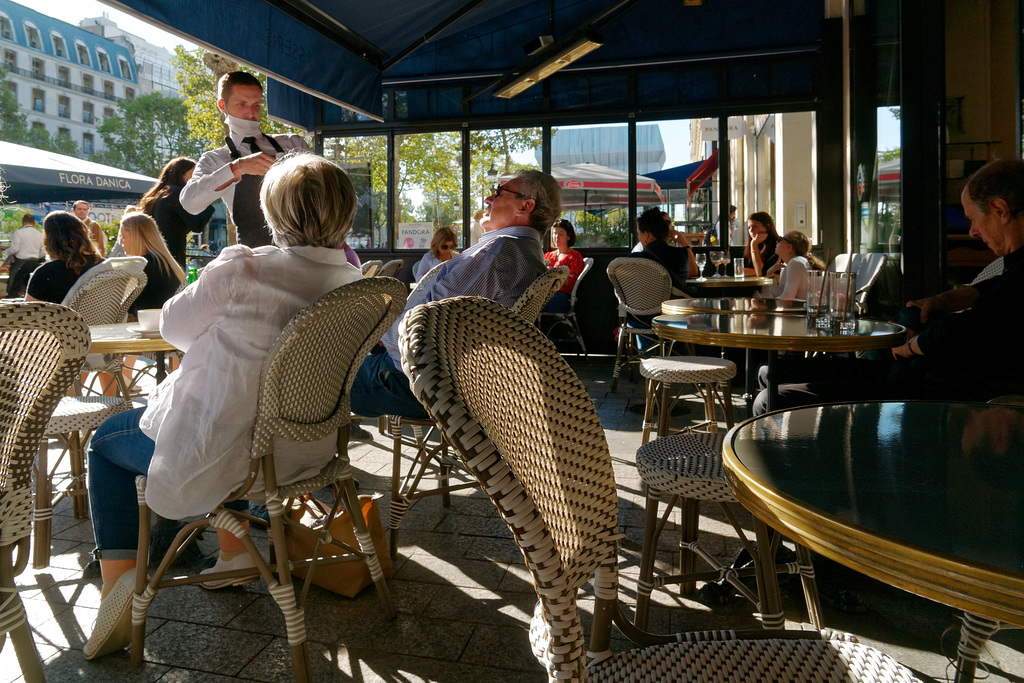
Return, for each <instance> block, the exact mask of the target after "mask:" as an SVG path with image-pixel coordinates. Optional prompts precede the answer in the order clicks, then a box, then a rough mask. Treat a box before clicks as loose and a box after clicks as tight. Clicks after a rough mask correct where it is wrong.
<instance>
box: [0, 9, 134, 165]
mask: <svg viewBox="0 0 1024 683" xmlns="http://www.w3.org/2000/svg"><path fill="white" fill-rule="evenodd" d="M0 50H2V60H3V65H4V67H5V68H6V69H7V71H8V73H7V79H6V82H5V83H4V87H6V88H7V89H8V90H10V91H11V92H13V93H14V95H15V97H16V98H17V101H18V105H19V108H20V110H21V111H22V112H23V113H24V114H25V115H26V118H27V120H28V125H29V126H30V127H32V128H44V129H45V130H46V131H47V132H48V133H50V134H51V135H58V134H60V133H65V132H66V133H67V134H68V135H69V136H70V137H71V139H72V140H73V141H74V142H75V143H77V144H78V148H79V150H80V151H81V152H82V153H83V156H85V157H88V156H90V155H92V154H93V153H94V152H98V151H101V150H102V149H103V140H102V138H101V136H100V135H99V134H98V133H97V130H96V129H97V127H98V126H99V124H100V123H101V122H102V120H103V119H104V118H105V117H107V116H112V115H113V114H114V113H115V112H116V111H117V105H118V102H119V101H120V100H129V101H130V100H132V99H134V98H135V97H136V96H138V95H140V94H143V92H142V91H141V88H140V85H139V79H138V76H137V73H136V68H135V64H134V59H133V57H132V54H131V51H130V50H129V49H128V48H127V47H125V46H123V45H119V44H117V43H115V42H113V41H111V40H107V39H105V38H102V37H100V36H97V35H95V34H93V33H90V32H88V31H85V30H83V29H81V28H79V27H77V26H73V25H71V24H67V23H65V22H62V21H59V20H57V19H53V18H51V17H48V16H46V15H44V14H40V13H39V12H36V11H33V10H31V9H29V8H27V7H24V6H22V5H18V4H16V3H13V2H10V1H9V0H0Z"/></svg>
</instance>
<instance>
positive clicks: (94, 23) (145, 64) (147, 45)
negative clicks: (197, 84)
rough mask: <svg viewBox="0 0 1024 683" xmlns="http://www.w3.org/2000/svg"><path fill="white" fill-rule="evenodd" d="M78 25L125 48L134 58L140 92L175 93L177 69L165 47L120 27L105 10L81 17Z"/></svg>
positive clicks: (166, 95)
mask: <svg viewBox="0 0 1024 683" xmlns="http://www.w3.org/2000/svg"><path fill="white" fill-rule="evenodd" d="M78 26H79V27H80V28H82V29H84V30H86V31H89V32H90V33H95V34H96V35H98V36H102V37H104V38H106V39H107V40H111V41H113V42H115V43H117V44H118V45H121V46H123V47H125V48H127V49H128V51H129V52H130V53H131V54H132V55H133V57H134V59H135V73H136V75H137V76H138V80H139V94H140V95H148V94H149V93H151V92H158V93H160V94H161V95H163V96H164V97H178V80H177V70H176V69H175V68H174V65H173V64H172V63H171V53H170V52H168V51H167V49H166V48H164V47H161V46H159V45H154V44H153V43H151V42H149V41H148V40H146V39H145V38H141V37H139V36H137V35H135V34H133V33H128V32H127V31H123V30H122V29H120V28H118V26H117V24H116V23H114V22H113V21H111V20H110V18H109V17H108V16H107V15H106V14H104V15H103V16H102V17H92V18H89V19H82V20H81V21H80V22H78Z"/></svg>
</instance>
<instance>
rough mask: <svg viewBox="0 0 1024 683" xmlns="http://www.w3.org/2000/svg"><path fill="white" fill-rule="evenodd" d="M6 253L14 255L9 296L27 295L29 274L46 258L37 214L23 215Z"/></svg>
mask: <svg viewBox="0 0 1024 683" xmlns="http://www.w3.org/2000/svg"><path fill="white" fill-rule="evenodd" d="M5 253H6V254H7V256H13V257H14V261H13V262H12V263H11V271H10V277H9V279H8V280H7V297H8V298H13V297H18V296H25V286H26V285H28V278H29V276H30V275H31V274H32V271H33V270H35V269H36V268H37V267H38V266H39V264H40V263H42V262H43V259H44V258H46V250H45V249H43V233H41V232H40V231H39V228H37V227H36V217H35V216H33V215H32V214H30V213H27V214H25V215H24V216H23V217H22V219H21V227H20V228H18V229H17V230H15V231H14V233H13V234H12V235H11V247H10V249H8V250H7V251H6V252H5Z"/></svg>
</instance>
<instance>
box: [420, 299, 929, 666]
mask: <svg viewBox="0 0 1024 683" xmlns="http://www.w3.org/2000/svg"><path fill="white" fill-rule="evenodd" d="M400 344H401V347H402V359H403V360H402V366H403V369H404V371H405V372H406V374H407V375H409V377H410V381H411V384H412V387H413V391H414V392H415V393H416V394H417V396H419V398H420V400H421V401H423V404H424V405H425V406H426V407H427V410H428V411H429V412H430V414H431V416H432V417H433V418H434V419H435V420H437V423H438V424H439V425H440V426H441V428H442V429H443V430H444V433H445V436H446V437H447V438H448V439H449V441H450V442H451V444H452V447H453V448H454V449H455V450H456V451H457V452H458V454H459V457H460V458H461V459H462V461H463V463H464V464H465V466H466V467H467V468H468V469H469V470H470V472H472V473H473V475H474V476H475V477H476V478H477V479H478V480H479V482H480V484H481V486H482V487H483V490H484V492H485V493H486V494H487V495H488V496H489V497H490V498H491V501H492V502H493V503H494V504H495V506H496V507H497V508H498V511H499V513H500V514H501V517H502V519H504V520H505V522H506V523H507V524H508V526H509V528H510V529H511V530H512V533H513V536H514V538H515V542H516V544H517V545H518V546H519V548H520V550H521V551H522V552H523V556H524V559H525V560H526V565H527V568H528V570H529V571H530V574H531V576H532V579H533V582H534V587H535V589H536V592H537V597H538V600H539V601H538V603H537V608H536V610H535V611H534V616H533V620H532V623H531V627H530V641H531V643H532V645H533V651H534V654H535V655H536V656H537V659H538V661H539V662H540V663H541V664H542V665H543V666H544V667H545V669H546V670H547V675H548V679H549V680H550V681H584V680H593V681H641V680H642V681H658V680H665V681H679V680H685V679H686V678H687V676H692V677H694V678H699V677H701V676H702V675H705V674H706V675H707V677H708V678H712V677H713V678H714V680H730V679H733V680H756V681H761V680H815V681H817V680H857V679H863V680H871V681H879V680H899V681H912V680H914V678H913V677H912V676H911V674H910V673H909V672H908V671H907V670H906V669H903V668H902V667H900V666H899V665H898V664H897V663H896V662H894V661H893V660H892V659H890V658H888V657H886V656H885V655H883V654H881V653H879V652H877V651H876V650H872V649H871V648H868V647H864V646H861V645H858V644H856V643H854V642H851V640H852V637H850V636H845V637H843V636H840V635H836V636H832V635H831V634H822V633H818V632H792V633H791V632H779V631H776V632H769V631H757V632H752V633H749V634H746V635H744V636H741V634H735V633H731V632H715V633H707V634H689V635H685V634H684V635H679V636H654V635H652V634H644V633H643V632H641V631H639V630H637V629H636V628H635V627H633V626H632V625H631V624H629V622H628V621H626V620H625V619H624V618H623V615H622V613H621V610H620V606H619V603H618V600H617V593H618V578H617V571H616V566H617V557H616V554H617V552H616V551H617V549H616V544H617V540H618V539H619V538H620V537H621V535H620V534H619V529H618V511H619V510H618V496H617V495H616V489H615V478H614V474H613V471H612V461H611V455H610V453H609V451H608V444H607V441H606V440H605V436H604V431H603V430H602V428H601V421H600V419H599V418H598V416H597V412H596V410H595V409H594V406H593V403H591V401H590V398H589V397H588V396H587V393H586V390H585V388H584V387H583V384H582V383H581V382H580V381H579V379H577V377H576V376H575V375H574V374H573V372H572V370H571V369H570V368H569V366H568V365H567V364H566V363H565V361H564V360H563V359H562V358H561V357H560V356H559V354H558V353H557V351H556V350H555V348H554V345H553V344H552V343H551V342H550V341H549V340H547V339H546V338H545V337H544V335H543V334H541V333H540V331H539V330H537V329H536V328H535V327H534V326H533V325H530V324H528V323H526V322H525V321H523V320H522V319H520V318H518V317H517V316H515V315H513V314H512V313H511V312H509V311H507V310H505V309H503V308H502V307H501V306H499V305H497V304H495V303H494V302H492V301H488V300H485V299H479V298H470V297H457V298H453V299H447V300H444V301H439V302H434V303H430V304H425V305H423V306H418V307H416V308H415V309H413V311H412V312H410V313H409V314H408V317H407V318H406V322H405V325H404V328H403V334H402V336H401V342H400ZM499 363H500V365H501V367H502V368H503V370H504V371H503V372H501V373H495V372H494V367H495V365H496V364H499ZM524 423H528V424H529V425H530V429H523V424H524ZM591 579H593V581H592V583H593V586H594V594H595V607H594V620H593V629H592V633H591V637H590V652H589V653H587V654H588V655H589V658H590V659H591V663H590V665H589V667H588V665H587V661H586V660H587V657H585V656H584V655H585V650H584V634H583V627H582V624H581V620H580V614H579V610H578V608H577V594H578V592H579V589H580V587H581V586H582V585H583V584H584V583H585V582H588V581H590V580H591ZM613 622H614V623H616V624H617V625H619V627H620V629H621V630H622V631H623V632H624V633H625V635H627V636H628V637H629V638H630V639H631V640H634V641H635V642H636V641H641V642H645V643H651V644H655V643H661V644H660V645H657V646H656V647H652V648H646V649H641V650H633V651H628V652H623V653H621V654H617V655H612V654H611V652H610V651H609V644H610V636H611V626H612V623H613ZM677 641H685V642H677Z"/></svg>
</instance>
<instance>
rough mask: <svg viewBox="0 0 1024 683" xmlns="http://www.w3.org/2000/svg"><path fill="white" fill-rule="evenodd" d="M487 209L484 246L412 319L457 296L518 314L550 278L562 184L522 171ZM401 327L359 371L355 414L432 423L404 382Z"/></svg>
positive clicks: (443, 278)
mask: <svg viewBox="0 0 1024 683" xmlns="http://www.w3.org/2000/svg"><path fill="white" fill-rule="evenodd" d="M484 204H485V205H486V207H487V208H486V209H484V215H483V217H482V218H481V220H480V225H481V227H482V228H483V236H482V237H481V238H480V241H479V242H478V243H477V244H475V245H473V246H472V247H470V248H469V249H466V250H465V251H464V252H462V253H461V254H459V255H457V256H453V257H452V258H451V260H449V261H448V262H447V263H446V264H445V265H444V266H442V267H441V271H440V273H438V274H437V276H436V277H435V278H434V279H433V281H431V282H430V283H429V284H428V285H426V286H424V287H421V288H420V289H418V290H416V291H415V292H413V293H412V295H410V296H409V300H408V301H407V302H406V305H405V311H406V312H408V311H409V310H410V309H412V308H413V307H414V306H418V305H420V304H423V303H427V302H428V301H440V300H441V299H447V298H449V297H453V296H482V297H486V298H488V299H492V300H493V301H497V302H498V303H499V304H501V305H502V306H505V307H511V306H512V304H514V303H515V302H516V300H517V299H518V298H519V297H520V295H522V293H523V292H525V291H526V288H527V287H529V286H530V284H532V283H533V281H534V280H536V279H537V278H538V277H539V276H540V275H541V274H542V273H544V272H545V271H546V270H547V263H546V262H545V261H544V253H543V250H542V248H541V235H542V234H543V233H544V232H545V231H547V230H548V229H549V228H550V227H551V224H552V223H554V222H555V219H556V218H558V216H559V215H560V214H561V213H562V201H561V190H560V189H559V187H558V182H557V181H555V179H554V178H552V177H551V176H550V175H548V174H547V173H541V172H540V171H517V172H516V174H515V175H514V176H512V178H511V179H510V180H509V181H508V182H506V183H504V184H503V185H498V186H497V187H495V188H493V191H492V193H491V196H490V197H488V198H487V199H486V200H485V201H484ZM403 317H404V314H403ZM401 320H402V318H399V319H398V321H397V322H395V324H394V325H392V326H391V329H390V330H388V331H387V334H385V335H384V338H383V339H382V340H381V343H382V344H383V346H379V347H378V348H377V349H375V351H374V353H371V354H370V356H369V357H368V358H367V359H366V361H365V362H364V363H363V365H362V367H360V368H359V374H358V375H356V379H355V383H354V384H353V385H352V394H351V398H352V412H354V413H357V414H359V415H363V416H365V417H376V416H378V415H401V416H402V417H409V418H420V419H423V418H426V417H427V413H426V411H425V410H424V409H423V406H422V405H421V404H420V402H419V401H418V400H416V397H415V396H413V394H412V391H410V389H409V380H408V379H407V378H406V376H405V375H404V374H402V359H401V354H400V353H399V350H398V325H399V323H400V322H401Z"/></svg>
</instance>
